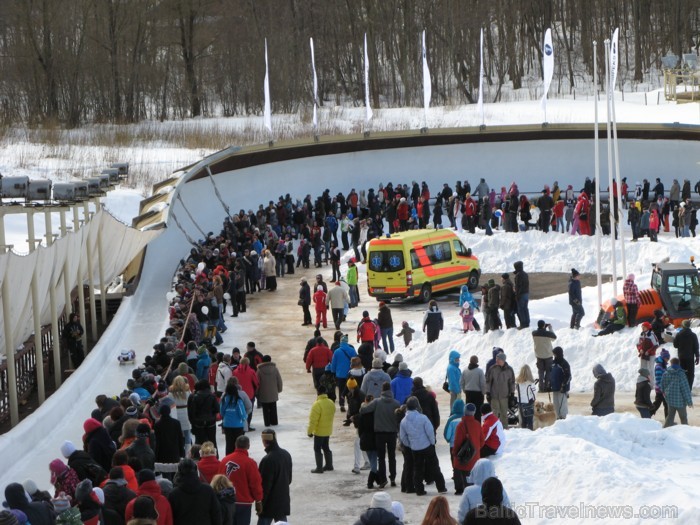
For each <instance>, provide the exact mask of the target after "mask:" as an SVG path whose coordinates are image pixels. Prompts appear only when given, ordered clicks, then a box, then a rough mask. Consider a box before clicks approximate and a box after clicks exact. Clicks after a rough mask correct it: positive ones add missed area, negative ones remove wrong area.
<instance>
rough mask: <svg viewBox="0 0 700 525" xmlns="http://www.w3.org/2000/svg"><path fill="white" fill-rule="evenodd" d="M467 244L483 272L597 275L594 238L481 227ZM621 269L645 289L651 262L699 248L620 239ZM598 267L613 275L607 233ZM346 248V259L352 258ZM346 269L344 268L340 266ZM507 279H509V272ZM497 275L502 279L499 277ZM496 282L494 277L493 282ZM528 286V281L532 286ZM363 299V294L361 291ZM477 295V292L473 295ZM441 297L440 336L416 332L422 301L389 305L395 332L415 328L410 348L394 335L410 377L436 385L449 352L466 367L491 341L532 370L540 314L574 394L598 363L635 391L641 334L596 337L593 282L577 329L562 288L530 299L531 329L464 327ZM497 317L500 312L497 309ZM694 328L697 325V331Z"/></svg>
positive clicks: (668, 240)
mask: <svg viewBox="0 0 700 525" xmlns="http://www.w3.org/2000/svg"><path fill="white" fill-rule="evenodd" d="M460 237H461V238H462V239H463V241H464V243H465V245H467V246H469V247H471V248H472V250H473V252H474V254H475V255H476V256H477V257H478V258H479V262H480V264H481V270H482V272H484V273H496V274H501V273H503V272H508V273H511V275H512V271H513V262H515V261H516V260H521V261H523V263H524V268H525V271H527V272H529V273H534V272H564V273H568V272H569V271H570V269H571V268H574V267H575V268H576V269H577V270H578V271H579V272H581V273H595V271H596V261H595V237H587V236H572V235H562V234H560V233H548V234H545V233H542V232H539V231H528V232H524V233H522V232H521V233H505V232H496V233H495V234H494V235H493V236H491V237H488V236H486V235H484V234H483V232H481V231H479V232H478V233H476V234H473V235H472V234H469V233H461V234H460ZM625 247H626V253H627V271H628V272H631V273H635V274H636V282H637V285H638V286H639V289H640V290H643V289H646V288H649V287H650V285H649V282H650V278H651V265H652V263H654V262H658V261H661V260H662V259H665V258H669V259H670V260H671V261H677V262H684V261H689V259H690V256H691V255H693V254H700V237H696V238H688V239H676V238H674V237H671V236H670V235H668V234H662V235H661V236H660V237H659V242H658V243H651V242H650V241H649V239H648V238H644V239H641V240H640V241H639V242H636V243H633V242H629V240H628V242H626V244H625ZM601 248H602V252H603V255H602V259H603V268H602V271H603V273H611V272H612V266H611V264H610V262H609V261H610V253H611V244H610V238H609V237H603V239H602V242H601ZM350 256H351V254H350V253H349V254H347V255H346V257H350ZM619 259H620V256H619V245H618V279H619V282H618V290H617V291H618V294H622V275H621V273H622V268H621V263H620V260H619ZM343 271H344V269H343ZM360 278H361V280H362V281H363V282H361V283H360V290H361V294H362V292H363V291H364V290H366V286H365V285H364V282H366V268H365V266H364V265H360ZM511 278H512V277H511ZM560 278H561V279H562V281H563V282H564V283H566V282H568V276H567V275H562V276H561V277H560ZM499 281H500V280H499ZM499 284H500V282H499ZM531 290H532V285H531ZM602 290H603V300H606V299H608V298H609V297H612V295H613V286H612V284H611V283H605V284H604V285H603V287H602ZM362 295H363V299H364V298H365V297H367V296H366V294H362ZM477 295H478V294H477ZM436 299H437V300H438V302H439V305H440V309H441V310H442V313H443V317H444V320H445V329H444V330H443V332H442V333H441V334H440V338H439V339H438V340H437V341H436V342H434V343H432V344H430V345H429V344H427V342H426V338H425V334H423V333H422V320H423V313H424V311H425V309H426V305H421V304H418V303H405V304H400V305H398V304H397V305H396V306H394V307H392V313H393V320H394V330H395V332H398V330H400V328H399V327H400V325H401V322H402V321H408V322H409V324H410V325H411V327H412V328H413V329H415V330H416V333H415V334H414V339H413V343H412V345H411V346H410V347H409V348H408V349H404V348H403V346H404V345H403V341H401V340H400V338H396V340H395V344H396V345H397V348H398V349H399V350H400V351H401V353H402V354H403V356H404V359H405V360H406V361H407V362H408V363H409V365H410V367H411V370H413V375H414V377H415V376H416V375H420V376H421V377H423V378H424V379H425V380H426V381H427V382H428V383H429V384H432V385H440V384H442V382H443V381H444V378H445V371H446V368H447V363H448V354H449V353H450V351H451V350H457V351H458V352H460V354H461V355H462V366H463V367H464V366H466V364H467V363H468V360H469V357H470V356H471V355H476V356H478V357H479V363H480V365H481V366H482V367H483V366H485V364H486V362H487V361H488V360H489V359H491V357H492V350H493V348H494V347H499V348H502V349H503V350H504V351H505V353H506V355H507V357H508V363H509V364H510V365H511V366H512V367H513V369H514V370H515V372H516V374H517V373H518V371H519V370H520V367H521V366H522V365H524V364H528V365H530V367H531V368H532V370H533V371H534V372H535V373H536V369H535V356H534V345H533V342H532V335H531V331H532V330H534V329H535V328H536V327H537V321H538V320H539V319H543V320H545V321H546V322H547V323H550V324H551V325H552V328H553V330H554V332H555V333H556V334H557V340H556V342H555V343H554V344H555V346H556V345H558V346H561V347H562V348H563V349H564V357H565V358H566V360H567V361H569V364H570V365H571V370H572V375H573V380H572V390H573V391H575V392H590V391H592V390H593V383H594V382H595V378H594V377H593V374H592V371H591V370H592V368H593V365H595V364H596V363H601V364H602V365H603V366H604V367H605V369H606V370H607V371H608V372H611V373H612V375H613V377H614V378H615V380H616V383H617V385H616V386H617V390H620V391H634V389H635V383H636V378H637V370H638V369H639V360H638V358H637V350H636V344H637V339H638V337H639V329H638V328H625V329H624V330H622V331H620V332H618V333H616V334H612V335H608V336H605V337H600V338H594V337H592V335H593V334H595V333H596V332H597V330H595V329H594V328H593V322H594V321H595V318H596V317H597V315H598V311H599V308H600V305H599V303H598V292H597V289H596V287H595V286H592V287H584V288H583V301H584V304H583V306H584V309H585V311H586V316H585V317H584V318H583V325H582V328H581V330H578V331H576V330H571V329H569V319H570V317H571V307H570V306H569V298H568V295H567V294H561V295H556V296H553V297H548V298H546V299H541V300H537V301H532V300H531V301H530V304H529V307H530V318H531V323H530V324H531V326H530V329H529V330H521V331H520V330H516V329H509V330H502V331H500V332H499V331H496V332H489V333H488V334H486V335H484V334H483V333H482V332H471V333H467V334H464V333H463V332H462V321H461V319H460V317H459V315H458V312H459V307H458V305H457V298H456V295H454V294H453V295H450V296H445V295H442V296H440V295H438V296H437V297H436ZM360 306H361V307H362V308H363V309H364V308H367V309H368V310H369V311H370V314H371V315H375V302H374V299H372V298H369V297H367V300H366V302H364V303H362V304H361V305H360ZM500 313H501V317H503V316H502V312H500ZM476 317H477V320H478V321H479V323H480V324H481V326H483V315H482V314H481V313H477V315H476ZM698 333H700V331H698ZM665 347H666V348H668V350H669V351H670V352H671V356H675V355H676V352H675V349H674V348H673V345H672V344H666V345H665Z"/></svg>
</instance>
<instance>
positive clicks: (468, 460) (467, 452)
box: [452, 403, 484, 496]
mask: <svg viewBox="0 0 700 525" xmlns="http://www.w3.org/2000/svg"><path fill="white" fill-rule="evenodd" d="M475 413H476V405H474V403H467V404H466V405H465V406H464V412H463V414H464V415H463V417H462V419H461V420H460V421H459V423H458V424H457V426H456V427H455V432H454V443H453V444H452V468H453V469H454V482H455V495H457V496H459V495H461V494H462V493H463V492H464V489H465V488H466V487H467V485H468V484H467V480H468V478H469V475H470V474H471V471H472V469H473V468H474V465H475V464H476V462H477V461H478V460H479V459H480V458H481V447H483V446H484V436H483V435H482V433H481V425H480V424H479V421H477V420H476V418H475V417H474V414H475Z"/></svg>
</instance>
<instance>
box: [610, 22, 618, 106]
mask: <svg viewBox="0 0 700 525" xmlns="http://www.w3.org/2000/svg"><path fill="white" fill-rule="evenodd" d="M618 32H619V29H615V32H614V33H613V36H612V42H611V43H610V79H611V84H610V94H611V95H610V96H612V93H613V92H614V91H615V82H616V81H617V56H618V55H617V44H618Z"/></svg>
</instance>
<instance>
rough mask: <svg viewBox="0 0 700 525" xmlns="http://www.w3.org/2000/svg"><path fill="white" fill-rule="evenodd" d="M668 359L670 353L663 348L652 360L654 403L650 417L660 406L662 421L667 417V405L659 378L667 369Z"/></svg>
mask: <svg viewBox="0 0 700 525" xmlns="http://www.w3.org/2000/svg"><path fill="white" fill-rule="evenodd" d="M670 359H671V353H670V352H669V351H668V350H666V349H665V348H662V349H661V351H660V352H659V355H657V356H656V359H655V360H654V364H655V366H654V403H653V406H652V409H651V416H652V417H654V414H655V413H656V411H657V410H659V407H661V405H663V406H664V419H666V416H668V403H667V402H666V397H665V396H664V393H663V390H661V378H662V377H663V375H664V372H666V369H667V368H668V362H669V361H670Z"/></svg>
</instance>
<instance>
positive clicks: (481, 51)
mask: <svg viewBox="0 0 700 525" xmlns="http://www.w3.org/2000/svg"><path fill="white" fill-rule="evenodd" d="M479 57H480V59H479V100H478V102H477V110H478V111H479V114H480V115H481V124H482V125H483V124H484V28H483V27H482V28H481V39H480V45H479Z"/></svg>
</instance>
